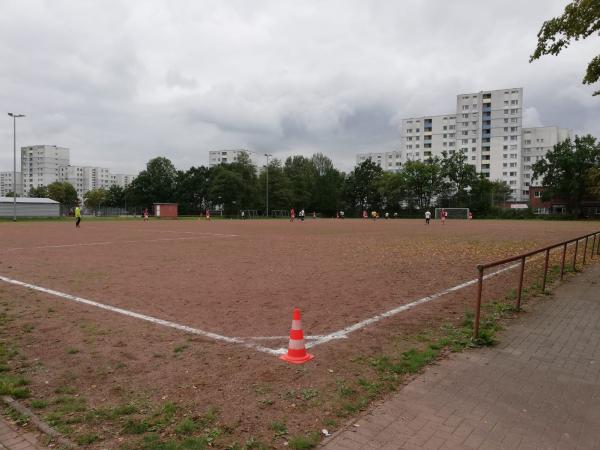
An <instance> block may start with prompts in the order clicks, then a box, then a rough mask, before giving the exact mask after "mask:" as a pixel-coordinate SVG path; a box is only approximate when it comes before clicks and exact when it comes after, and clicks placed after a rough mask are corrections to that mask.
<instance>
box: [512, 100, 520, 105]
mask: <svg viewBox="0 0 600 450" xmlns="http://www.w3.org/2000/svg"><path fill="white" fill-rule="evenodd" d="M510 104H511V105H518V104H519V100H511V101H510Z"/></svg>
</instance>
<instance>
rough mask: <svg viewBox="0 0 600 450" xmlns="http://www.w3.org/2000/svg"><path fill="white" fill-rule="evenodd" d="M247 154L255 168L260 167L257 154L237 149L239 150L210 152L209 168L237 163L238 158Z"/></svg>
mask: <svg viewBox="0 0 600 450" xmlns="http://www.w3.org/2000/svg"><path fill="white" fill-rule="evenodd" d="M242 153H246V154H247V155H248V157H249V158H250V161H251V162H252V164H253V165H254V166H255V167H259V158H258V154H256V152H251V151H249V150H243V149H237V150H211V151H210V152H208V167H209V168H211V167H215V166H218V165H219V164H231V163H233V162H236V161H237V159H238V157H239V156H240V155H241V154H242Z"/></svg>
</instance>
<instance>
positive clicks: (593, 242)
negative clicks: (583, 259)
mask: <svg viewBox="0 0 600 450" xmlns="http://www.w3.org/2000/svg"><path fill="white" fill-rule="evenodd" d="M595 249H596V233H594V240H593V241H592V252H591V253H590V259H594V250H595Z"/></svg>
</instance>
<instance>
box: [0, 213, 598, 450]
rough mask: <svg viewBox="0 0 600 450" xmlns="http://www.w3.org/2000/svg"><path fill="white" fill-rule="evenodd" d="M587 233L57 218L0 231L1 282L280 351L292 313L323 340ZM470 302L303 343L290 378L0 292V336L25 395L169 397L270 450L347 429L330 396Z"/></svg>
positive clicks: (546, 224) (124, 320)
mask: <svg viewBox="0 0 600 450" xmlns="http://www.w3.org/2000/svg"><path fill="white" fill-rule="evenodd" d="M598 229H600V224H598V223H597V222H596V223H594V222H551V221H458V220H456V221H448V223H447V224H446V225H444V226H442V225H441V224H439V223H436V222H434V223H432V224H431V225H429V226H426V225H425V224H424V223H423V222H422V221H420V220H379V221H377V222H373V221H370V220H369V221H362V220H337V221H336V220H320V219H317V220H313V219H307V220H306V221H305V222H304V223H302V222H299V221H296V222H295V223H289V222H288V221H285V220H281V221H250V220H248V221H244V222H242V221H219V220H214V221H211V222H207V221H204V220H180V221H150V222H148V223H143V222H131V221H107V222H94V221H87V222H86V221H85V220H84V222H83V223H82V227H81V229H79V230H76V229H75V228H74V225H73V224H72V223H65V222H56V223H52V222H39V223H38V222H31V223H17V224H10V223H3V224H0V275H1V276H4V277H7V278H10V279H14V280H19V281H22V282H27V283H31V284H35V285H38V286H42V287H45V288H49V289H54V290H57V291H60V292H64V293H67V294H72V295H76V296H79V297H83V298H85V299H89V300H93V301H96V302H100V303H104V304H107V305H112V306H117V307H120V308H124V309H127V310H129V311H133V312H137V313H142V314H147V315H151V316H153V317H157V318H160V319H165V320H169V321H173V322H176V323H178V324H182V325H187V326H190V327H195V328H199V329H201V330H204V331H208V332H213V333H219V334H221V335H225V336H230V337H233V336H235V337H242V338H260V339H256V340H254V339H249V340H248V342H259V343H260V344H261V345H265V346H269V347H272V348H281V347H285V346H286V340H285V338H283V339H282V338H281V336H286V335H287V334H288V333H289V327H290V324H291V313H292V309H293V308H294V307H299V308H300V309H301V311H302V315H303V317H302V319H303V326H304V331H305V334H307V335H323V334H327V333H332V332H335V331H337V330H340V329H342V328H344V327H347V326H349V325H352V324H354V323H356V322H359V321H361V320H364V319H367V318H369V317H372V316H374V315H377V314H380V313H382V312H385V311H388V310H390V309H392V308H394V307H397V306H399V305H402V304H405V303H408V302H411V301H414V300H416V299H419V298H421V297H424V296H426V295H430V294H434V293H436V292H439V291H442V290H444V289H447V288H449V287H451V286H455V285H457V284H460V283H463V282H465V281H468V280H471V279H473V278H475V277H476V275H477V272H476V269H475V266H476V265H477V264H478V263H483V262H488V261H491V260H495V259H498V258H502V257H506V256H512V255H515V254H517V253H519V252H521V251H525V250H531V249H535V248H537V247H540V246H543V245H548V244H551V243H554V242H558V241H561V240H563V239H567V238H572V237H575V236H578V235H582V234H587V233H589V232H593V231H596V230H598ZM580 251H581V250H580ZM557 257H558V255H555V256H554V260H556V258H557ZM532 271H533V268H532ZM515 277H516V273H515V271H511V272H506V273H505V274H503V275H500V276H498V277H495V278H493V279H490V280H488V281H487V282H486V288H485V296H486V298H492V297H494V296H496V295H502V294H503V293H504V292H505V291H506V290H507V289H508V288H513V287H516V280H515ZM533 277H534V275H531V276H529V275H528V279H531V280H533ZM474 299H475V298H474V288H472V287H469V288H466V289H463V290H460V291H458V292H456V293H453V294H451V295H446V296H443V297H440V298H439V299H437V300H435V301H433V302H430V303H427V304H424V305H420V306H418V307H416V308H414V309H411V310H409V311H405V312H402V313H400V314H398V315H395V316H393V317H391V318H388V319H385V320H382V321H380V322H377V323H375V324H373V325H371V326H368V327H365V328H362V329H361V330H359V331H356V332H354V333H352V334H350V335H349V336H348V338H347V339H340V340H333V341H331V342H328V343H325V344H322V345H319V346H316V347H315V348H313V349H311V353H313V354H314V355H315V359H314V360H313V361H311V362H310V363H308V364H306V365H303V366H291V365H287V364H286V363H283V362H282V361H280V360H278V359H277V358H276V357H275V356H273V355H270V354H266V353H261V352H257V351H255V350H253V349H249V348H247V347H244V346H240V345H236V344H226V343H222V342H217V341H214V340H210V339H207V338H203V337H199V336H195V335H191V334H187V333H185V332H182V331H178V330H173V329H169V328H165V327H163V326H160V325H156V324H152V323H147V322H143V321H140V320H138V319H135V318H130V317H126V316H123V315H119V314H116V313H114V312H110V311H105V310H101V309H98V308H95V307H92V306H86V305H82V304H77V303H73V302H71V301H68V300H66V299H63V298H59V297H56V296H52V295H48V294H44V293H40V292H35V291H32V290H29V289H26V288H23V287H18V286H13V285H10V284H7V283H4V282H0V301H1V304H2V307H3V308H4V310H5V312H6V314H7V315H8V316H10V317H11V320H10V321H9V322H8V323H7V324H6V325H5V330H6V331H7V332H8V334H9V335H10V337H11V339H14V340H15V342H16V344H17V345H18V346H19V348H20V349H21V358H22V359H19V360H18V361H16V364H17V365H18V366H19V367H18V368H19V369H20V372H21V373H24V374H25V375H26V376H27V377H28V378H29V379H30V380H31V390H32V393H33V396H34V397H36V398H48V397H51V396H52V395H54V394H53V393H54V392H56V390H57V389H58V388H60V387H64V386H69V387H70V388H72V389H73V390H74V391H76V392H77V393H78V395H81V397H82V398H85V399H86V402H87V407H88V408H98V407H101V406H106V405H116V404H119V403H124V402H130V401H138V402H145V403H147V404H153V405H154V404H160V403H161V402H165V401H172V402H177V403H178V404H181V405H183V408H184V409H185V411H186V413H187V414H191V415H194V414H195V415H201V414H202V413H203V412H204V411H205V410H206V408H207V407H209V406H216V407H217V408H218V409H219V411H220V413H219V414H220V419H219V420H220V422H221V423H223V424H227V426H228V427H229V429H230V430H231V431H230V432H231V436H229V437H228V438H227V439H224V440H223V442H227V441H230V442H234V441H237V442H244V441H246V440H247V439H249V438H251V437H252V438H257V439H262V440H263V441H266V442H268V443H269V445H271V446H274V447H280V446H282V445H283V442H284V441H285V439H284V438H281V439H279V437H281V436H279V437H277V438H275V437H273V436H272V434H273V432H272V431H271V430H270V428H269V424H271V423H273V422H274V421H283V422H285V424H286V426H287V430H288V432H289V433H290V434H294V433H304V432H308V431H314V430H320V429H321V428H323V426H324V425H323V424H329V428H335V427H336V423H338V424H339V422H340V420H344V419H340V418H339V417H336V411H335V408H336V404H335V401H334V399H333V394H334V393H335V389H336V386H338V385H339V384H340V382H350V381H352V380H356V379H359V378H361V377H365V376H367V375H368V373H369V371H371V370H372V369H371V368H370V367H369V366H368V365H365V364H362V363H361V361H363V360H364V359H365V358H369V357H371V356H373V355H380V354H387V353H390V352H398V351H402V350H403V349H406V348H407V347H408V346H410V345H411V344H412V342H413V338H414V336H415V334H417V333H419V332H422V331H423V330H428V329H432V328H435V327H436V326H438V325H439V324H441V323H443V322H446V321H450V322H456V321H457V320H459V318H460V316H461V315H462V314H463V312H464V310H465V309H466V308H469V307H472V305H473V303H474ZM272 337H275V338H273V339H270V338H272ZM277 337H279V338H277ZM262 338H264V339H262ZM340 380H341V381H340ZM300 392H312V393H314V392H317V394H315V395H312V394H311V395H303V394H298V393H300ZM307 397H310V398H307ZM333 418H335V420H333ZM86 427H88V428H90V427H92V426H88V425H86V424H81V425H77V426H75V428H77V430H80V431H81V430H84V429H87V428H86ZM92 428H93V427H92ZM94 431H95V432H96V433H98V434H99V435H100V437H101V439H100V440H99V441H98V442H96V443H94V444H92V446H95V447H96V448H118V447H119V446H120V445H122V444H123V443H127V442H130V441H131V440H132V439H133V438H132V437H131V436H128V435H126V434H123V433H121V432H120V431H119V430H115V429H111V428H110V427H109V426H107V428H105V429H98V427H96V428H95V429H94Z"/></svg>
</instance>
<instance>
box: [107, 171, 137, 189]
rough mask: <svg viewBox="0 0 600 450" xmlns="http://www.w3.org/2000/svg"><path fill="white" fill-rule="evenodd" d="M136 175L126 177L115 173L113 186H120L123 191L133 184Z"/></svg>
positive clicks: (112, 177) (112, 180)
mask: <svg viewBox="0 0 600 450" xmlns="http://www.w3.org/2000/svg"><path fill="white" fill-rule="evenodd" d="M135 177H136V176H135V175H126V174H124V173H114V174H112V175H111V186H119V187H122V188H123V189H124V188H126V187H127V186H129V185H130V184H131V182H132V181H133V180H134V178H135Z"/></svg>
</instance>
